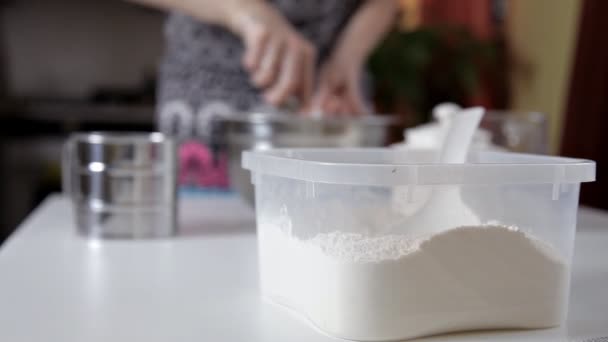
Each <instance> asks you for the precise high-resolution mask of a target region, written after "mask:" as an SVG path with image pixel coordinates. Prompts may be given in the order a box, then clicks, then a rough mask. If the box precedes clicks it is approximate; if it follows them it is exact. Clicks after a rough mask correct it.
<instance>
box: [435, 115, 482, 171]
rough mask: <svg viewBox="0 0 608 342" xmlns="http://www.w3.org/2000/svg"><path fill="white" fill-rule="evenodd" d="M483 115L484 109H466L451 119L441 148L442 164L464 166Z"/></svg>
mask: <svg viewBox="0 0 608 342" xmlns="http://www.w3.org/2000/svg"><path fill="white" fill-rule="evenodd" d="M483 114H484V109H483V108H482V107H473V108H468V109H464V110H462V111H460V113H457V114H456V115H452V116H451V117H450V118H449V120H448V123H447V124H448V128H447V133H446V135H445V139H444V140H443V146H442V148H441V157H440V162H441V163H446V164H462V163H464V162H465V161H466V158H467V153H468V152H469V148H470V147H471V142H472V141H473V135H474V134H475V132H476V131H477V127H479V123H480V122H481V118H482V117H483Z"/></svg>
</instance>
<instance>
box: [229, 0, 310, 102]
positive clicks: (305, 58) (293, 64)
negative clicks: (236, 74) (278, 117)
mask: <svg viewBox="0 0 608 342" xmlns="http://www.w3.org/2000/svg"><path fill="white" fill-rule="evenodd" d="M243 7H244V8H243ZM243 7H241V8H240V11H237V12H235V13H236V14H235V16H234V17H233V18H232V19H231V20H230V23H231V24H230V26H231V28H232V30H233V31H234V32H236V33H237V34H238V35H239V36H240V37H242V39H243V42H244V44H245V53H244V55H243V66H244V67H245V68H246V69H247V70H248V71H249V73H250V75H251V81H252V82H253V84H255V85H256V86H257V87H259V88H260V89H262V90H263V94H264V99H265V100H266V101H267V102H268V103H270V104H272V105H275V106H280V105H282V104H284V103H285V102H286V101H287V100H289V99H291V98H295V99H297V100H298V103H299V105H300V109H301V110H303V111H305V110H308V108H309V106H310V101H311V97H312V88H313V85H314V75H315V64H316V49H315V47H314V45H313V44H312V43H310V42H309V41H308V40H307V39H306V38H304V37H303V36H302V35H300V34H299V33H298V32H297V31H296V30H295V29H294V28H293V27H292V26H291V25H290V24H289V22H287V20H285V18H284V17H283V16H282V15H281V14H280V13H279V12H278V11H277V10H276V9H274V8H273V7H272V6H271V5H269V4H267V3H266V2H264V1H251V0H249V2H248V5H246V6H243Z"/></svg>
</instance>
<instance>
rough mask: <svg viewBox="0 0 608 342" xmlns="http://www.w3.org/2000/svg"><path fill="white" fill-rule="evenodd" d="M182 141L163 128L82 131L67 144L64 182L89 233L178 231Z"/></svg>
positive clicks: (77, 216)
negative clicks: (179, 149)
mask: <svg viewBox="0 0 608 342" xmlns="http://www.w3.org/2000/svg"><path fill="white" fill-rule="evenodd" d="M175 149H176V146H175V142H174V141H173V140H172V139H170V138H167V137H166V136H163V135H162V134H160V133H111V132H100V133H76V134H74V135H72V136H71V137H70V139H69V140H68V141H67V142H66V144H65V146H64V156H63V165H62V167H63V186H64V192H66V194H67V195H68V196H70V197H71V200H72V203H73V205H74V215H75V221H76V224H77V226H78V230H79V232H80V233H82V234H83V235H85V236H90V237H104V238H150V237H166V236H171V235H174V234H175V232H176V229H177V225H176V173H177V172H176V171H177V162H176V150H175Z"/></svg>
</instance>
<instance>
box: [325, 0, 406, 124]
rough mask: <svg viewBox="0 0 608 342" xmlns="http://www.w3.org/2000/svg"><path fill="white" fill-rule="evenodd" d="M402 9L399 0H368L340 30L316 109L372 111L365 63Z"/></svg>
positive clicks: (346, 112) (341, 112)
mask: <svg viewBox="0 0 608 342" xmlns="http://www.w3.org/2000/svg"><path fill="white" fill-rule="evenodd" d="M398 10H399V6H398V3H397V2H396V1H395V0H368V1H367V2H365V3H364V4H363V5H362V6H361V8H360V9H359V10H358V11H357V13H355V15H354V16H353V17H352V18H351V20H350V21H349V22H348V24H347V26H346V28H345V29H344V30H343V31H342V33H341V34H340V37H339V39H338V44H337V45H336V47H335V48H334V50H333V51H332V53H331V55H330V58H329V59H328V60H327V62H325V64H324V65H323V66H322V67H321V73H320V75H319V84H318V87H317V91H316V93H315V96H314V99H313V108H314V110H316V111H321V112H323V113H327V114H328V115H332V114H334V115H361V114H366V113H369V108H367V105H366V103H365V101H364V100H363V96H362V94H361V75H362V71H363V66H364V63H365V62H366V60H367V57H368V56H369V54H370V53H371V51H372V50H373V49H374V48H375V47H376V45H377V44H378V42H379V41H380V40H381V39H382V38H383V37H384V35H385V34H386V33H387V32H388V30H389V29H390V28H391V27H392V25H393V23H394V21H395V18H396V15H397V13H398Z"/></svg>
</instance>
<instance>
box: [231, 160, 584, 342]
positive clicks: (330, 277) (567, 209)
mask: <svg viewBox="0 0 608 342" xmlns="http://www.w3.org/2000/svg"><path fill="white" fill-rule="evenodd" d="M435 160H437V156H436V152H434V151H430V150H389V149H276V150H269V151H257V152H245V153H244V155H243V166H244V167H245V168H246V169H248V170H250V171H251V175H252V182H253V183H254V185H255V202H256V215H257V229H258V244H259V269H260V282H261V291H262V294H263V296H265V297H266V298H268V299H270V300H271V301H272V302H274V303H277V304H280V305H283V306H286V307H288V308H291V309H293V310H294V311H296V312H297V313H299V314H301V315H302V316H303V317H305V318H307V319H308V321H309V322H310V323H311V324H313V325H314V326H316V327H317V328H319V329H320V330H321V331H323V332H325V333H327V334H328V335H331V336H335V337H340V338H345V339H352V340H361V341H385V340H403V339H409V338H416V337H421V336H427V335H433V334H440V333H447V332H455V331H464V330H478V329H509V328H546V327H553V326H557V325H560V324H561V323H562V322H564V319H565V317H566V313H567V307H568V294H569V287H570V265H571V260H572V252H573V251H572V250H573V242H574V234H575V228H576V227H575V226H576V213H577V207H578V198H579V188H580V183H581V182H589V181H593V180H594V179H595V163H594V162H592V161H588V160H578V159H569V158H559V157H548V156H537V155H524V154H513V153H501V152H478V153H472V154H471V155H470V156H469V158H468V161H467V163H465V164H438V163H435V162H433V161H435Z"/></svg>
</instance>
